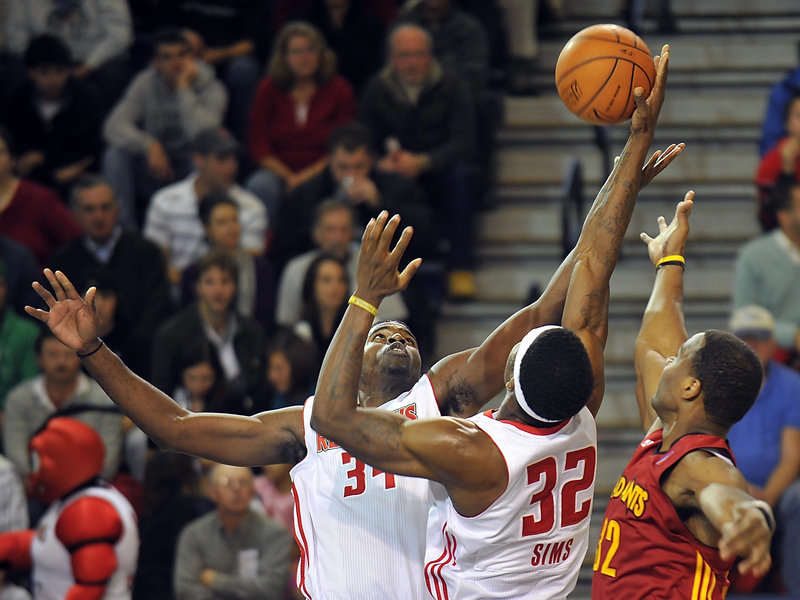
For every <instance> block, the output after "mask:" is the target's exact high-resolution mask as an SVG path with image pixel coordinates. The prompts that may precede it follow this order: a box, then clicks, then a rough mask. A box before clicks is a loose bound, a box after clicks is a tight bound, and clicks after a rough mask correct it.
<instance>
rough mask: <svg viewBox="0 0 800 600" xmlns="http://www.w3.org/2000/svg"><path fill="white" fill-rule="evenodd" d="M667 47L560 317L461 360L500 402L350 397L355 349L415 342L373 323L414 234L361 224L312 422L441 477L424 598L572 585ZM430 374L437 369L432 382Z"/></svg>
mask: <svg viewBox="0 0 800 600" xmlns="http://www.w3.org/2000/svg"><path fill="white" fill-rule="evenodd" d="M668 56H669V54H668V48H667V47H664V51H663V53H662V56H661V57H656V59H655V65H656V72H657V76H656V82H655V85H654V86H653V90H652V92H651V96H650V97H649V98H648V99H647V100H645V98H644V96H643V94H642V90H641V89H638V90H637V92H636V93H635V101H636V111H635V112H634V116H633V119H632V122H631V134H630V137H629V138H628V143H627V144H626V146H625V149H624V150H623V154H622V156H621V158H620V160H619V161H618V162H617V163H616V165H615V166H614V170H613V171H612V173H611V175H610V176H609V180H608V182H607V185H606V186H604V188H603V190H601V193H600V195H599V196H598V198H597V200H596V201H595V203H594V204H593V206H592V208H591V210H590V212H589V215H588V216H587V218H586V222H585V224H584V227H583V230H582V232H581V235H580V237H579V239H578V242H577V245H576V247H575V249H574V250H573V255H574V256H575V260H574V263H573V266H572V273H571V277H570V280H569V284H568V289H567V292H566V302H565V305H564V309H563V314H562V316H561V318H560V319H557V320H554V321H551V323H555V322H559V321H560V322H561V325H562V326H546V327H536V328H534V329H532V330H531V331H529V332H528V333H526V335H525V336H524V337H523V338H522V339H521V340H519V339H517V340H515V343H514V344H512V348H509V351H508V352H506V353H504V354H502V355H499V356H498V355H495V356H492V357H488V356H485V357H482V358H483V361H477V360H470V361H469V366H470V367H471V369H472V374H471V375H472V379H471V380H470V382H469V383H470V387H469V388H468V389H469V390H471V391H472V393H476V392H477V391H479V392H480V393H481V394H484V393H486V392H494V393H496V392H498V391H499V390H500V389H501V384H502V382H505V384H506V389H507V393H506V396H505V398H504V400H503V402H502V404H501V406H500V408H499V409H498V410H497V411H494V412H491V413H488V414H486V415H481V416H477V417H473V418H471V419H459V418H453V417H447V418H431V419H419V420H414V421H412V420H408V419H403V418H402V417H401V416H398V415H396V414H393V413H391V412H388V411H378V410H370V409H368V408H366V409H365V408H361V407H359V406H358V403H357V399H358V397H359V387H360V385H362V383H363V381H364V380H365V379H370V378H371V374H370V373H369V372H368V371H367V370H366V369H367V365H368V361H367V360H366V359H364V358H363V356H362V355H363V354H364V353H366V355H367V356H368V355H369V352H370V349H371V348H372V347H373V346H376V345H380V346H382V347H384V348H385V349H386V353H387V354H392V355H393V356H395V357H396V358H395V362H394V363H393V366H394V367H395V368H398V369H400V368H402V365H404V364H405V363H407V362H408V360H409V358H408V356H407V349H408V347H409V346H412V347H413V343H412V341H411V340H409V339H407V338H405V337H404V336H403V335H402V331H398V332H396V333H394V334H392V335H391V336H389V337H386V335H385V331H381V330H379V331H376V330H375V328H374V327H371V325H372V316H373V315H374V314H376V313H377V308H376V307H377V306H378V305H379V304H380V302H381V300H383V298H384V297H385V296H387V295H389V294H392V293H395V292H397V291H398V290H402V289H404V288H405V287H406V286H407V285H408V282H409V280H410V279H411V277H413V275H414V273H415V272H416V270H417V269H418V268H419V264H420V261H419V259H415V260H412V261H411V262H410V263H409V264H408V265H407V266H406V267H405V269H403V271H402V272H400V270H399V265H400V261H401V259H402V255H403V252H404V250H405V249H406V247H407V246H408V242H409V240H410V238H411V234H412V232H411V231H409V229H408V228H407V229H406V230H405V231H404V232H403V234H402V235H401V237H400V240H399V242H398V243H397V244H396V245H395V247H394V248H392V245H391V242H392V239H393V236H394V235H395V233H396V231H397V228H398V225H399V218H398V217H397V216H394V217H392V218H391V219H390V218H389V216H388V214H386V213H385V212H384V213H381V215H379V216H378V218H377V219H373V220H371V221H370V222H369V224H368V225H367V227H366V229H365V231H364V235H363V238H362V243H361V253H360V255H359V264H358V276H357V284H356V293H355V294H354V296H353V298H351V300H350V304H351V306H348V308H347V310H346V311H345V314H344V317H343V319H342V322H341V324H340V325H339V327H338V329H337V331H336V334H335V335H334V338H333V340H332V342H331V344H330V346H329V348H328V352H327V354H326V355H325V360H324V361H323V365H322V370H321V372H320V376H319V380H318V382H317V389H316V393H315V401H314V405H313V410H312V415H311V427H312V428H313V429H314V430H315V431H316V432H317V433H319V434H321V435H324V436H326V437H328V438H329V439H331V440H333V441H335V442H337V443H339V444H341V446H343V447H344V448H345V449H346V450H347V451H348V452H349V453H350V454H352V455H353V456H355V457H356V458H357V459H360V460H363V461H364V462H365V463H366V464H368V465H372V466H373V467H374V468H377V469H379V470H380V471H383V472H390V473H396V474H397V475H398V476H401V475H405V476H412V477H421V478H425V479H428V480H431V481H433V482H438V483H440V484H442V485H443V486H444V488H445V490H446V495H445V496H444V497H439V496H438V495H437V498H436V502H435V505H434V506H433V508H432V510H431V512H430V518H429V524H428V531H429V537H428V542H427V552H428V556H427V564H426V567H425V575H426V584H427V589H428V591H429V593H430V595H431V596H432V597H434V598H437V599H446V598H458V599H459V600H471V599H474V600H480V599H485V598H529V597H530V596H531V593H532V590H536V597H537V598H542V599H547V598H564V597H565V596H566V595H567V594H568V593H569V592H570V591H571V590H572V588H573V587H574V585H575V581H576V580H577V575H578V570H579V568H580V564H581V562H582V560H583V556H584V555H585V553H586V547H587V541H588V533H589V518H590V513H591V501H592V493H593V491H594V475H595V462H596V431H595V426H594V419H593V415H595V414H596V413H597V410H598V409H599V406H600V402H601V401H602V397H603V391H604V388H605V385H604V370H603V348H604V347H605V343H606V338H607V335H608V298H609V281H610V279H611V274H612V272H613V270H614V266H615V264H616V261H617V258H618V256H619V250H620V247H621V245H622V240H623V237H624V235H625V231H626V229H627V226H628V224H629V222H630V218H631V214H632V212H633V206H634V204H635V200H636V197H637V194H638V192H639V189H640V188H641V185H642V177H641V169H642V166H643V164H644V162H645V158H646V154H647V151H648V148H649V147H650V144H651V142H652V139H653V133H654V129H655V124H656V120H657V118H658V113H659V111H660V108H661V104H662V102H663V97H664V85H665V83H666V81H665V79H666V69H667V62H668ZM567 263H568V264H569V260H567ZM556 278H557V276H556ZM551 283H552V282H551ZM520 325H521V323H520ZM531 325H532V326H536V325H540V324H538V323H534V324H531ZM527 329H531V327H530V326H529V327H528V328H527ZM494 335H496V333H495V334H494ZM491 339H492V337H490V338H489V340H491ZM516 341H519V343H516ZM365 349H366V350H365ZM495 349H496V350H499V345H495ZM506 359H507V360H506ZM489 360H491V363H492V364H493V365H497V364H498V363H505V364H504V366H505V369H504V373H503V374H502V379H501V380H500V381H499V382H498V380H497V379H495V378H492V379H490V380H488V381H486V382H485V386H484V387H483V388H482V387H481V385H480V383H478V382H476V381H475V379H474V378H475V377H485V376H496V375H498V374H497V373H492V372H491V371H489V370H488V369H487V368H486V365H487V362H488V361H489ZM440 376H441V374H440V372H438V371H437V369H436V366H434V368H433V369H432V370H431V374H430V378H431V381H432V383H433V387H434V389H437V385H438V382H439V378H440ZM493 386H496V387H493ZM453 389H458V384H456V385H455V386H452V387H451V391H452V390H453ZM437 397H438V394H437ZM480 397H481V398H485V399H487V400H488V399H489V397H491V396H489V397H486V396H484V395H481V396H480ZM587 407H588V408H587Z"/></svg>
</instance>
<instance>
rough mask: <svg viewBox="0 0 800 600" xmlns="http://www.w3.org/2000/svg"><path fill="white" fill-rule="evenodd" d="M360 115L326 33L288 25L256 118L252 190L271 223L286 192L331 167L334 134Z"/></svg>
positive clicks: (261, 92)
mask: <svg viewBox="0 0 800 600" xmlns="http://www.w3.org/2000/svg"><path fill="white" fill-rule="evenodd" d="M355 115H356V100H355V96H354V94H353V88H352V87H351V86H350V84H349V83H347V81H346V80H345V79H344V78H343V77H341V76H339V75H337V74H336V58H335V57H334V55H333V52H331V50H330V49H329V48H328V47H327V46H326V45H325V40H324V39H323V37H322V35H321V34H320V33H319V31H317V30H316V29H315V28H314V27H312V26H311V25H308V24H306V23H300V22H292V23H289V24H287V25H286V26H285V27H284V28H283V29H282V30H281V32H280V34H279V35H278V38H277V40H275V48H274V50H273V52H272V57H271V58H270V62H269V71H268V77H267V78H266V79H264V80H263V81H262V82H261V83H260V84H259V85H258V89H257V90H256V97H255V100H254V101H253V111H252V114H251V117H250V131H249V148H250V156H251V158H252V160H253V163H254V164H255V165H256V166H257V167H259V169H258V171H256V172H255V173H254V174H253V175H252V176H251V177H250V178H249V179H248V181H247V188H248V189H249V190H251V191H252V192H253V193H254V194H256V196H258V197H259V198H261V200H262V201H263V202H264V205H265V206H266V207H267V211H268V213H269V217H270V219H271V222H273V223H274V222H275V218H276V217H277V214H278V207H279V205H280V202H281V198H282V197H283V194H284V193H285V192H291V191H292V190H293V189H294V188H296V187H297V186H298V185H300V184H301V183H304V182H305V181H308V180H309V179H311V178H312V177H314V176H315V175H317V174H319V173H320V172H321V171H322V170H323V169H324V168H325V166H326V165H327V164H328V153H327V143H328V136H329V135H330V134H331V132H332V131H333V130H334V129H335V128H336V127H338V126H339V125H342V124H343V123H347V122H348V121H352V120H353V119H354V118H355Z"/></svg>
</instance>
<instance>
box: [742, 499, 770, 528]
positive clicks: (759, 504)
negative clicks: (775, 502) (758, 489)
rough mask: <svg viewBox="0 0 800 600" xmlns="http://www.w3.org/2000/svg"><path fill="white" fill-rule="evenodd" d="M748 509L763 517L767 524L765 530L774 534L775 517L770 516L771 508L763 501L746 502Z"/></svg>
mask: <svg viewBox="0 0 800 600" xmlns="http://www.w3.org/2000/svg"><path fill="white" fill-rule="evenodd" d="M747 506H748V507H749V508H755V509H756V510H758V511H759V512H760V513H761V515H762V516H763V517H764V521H766V523H767V529H769V530H770V531H771V532H772V533H775V515H773V514H772V507H771V506H770V505H769V504H767V502H766V501H764V500H750V501H749V502H747Z"/></svg>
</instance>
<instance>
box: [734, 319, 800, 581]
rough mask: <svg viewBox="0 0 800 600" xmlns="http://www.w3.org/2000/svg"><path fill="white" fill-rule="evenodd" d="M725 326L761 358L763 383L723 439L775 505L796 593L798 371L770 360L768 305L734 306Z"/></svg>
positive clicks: (786, 577)
mask: <svg viewBox="0 0 800 600" xmlns="http://www.w3.org/2000/svg"><path fill="white" fill-rule="evenodd" d="M730 328H731V331H732V332H733V333H734V334H735V335H737V336H738V337H740V338H742V339H743V340H744V341H745V342H747V344H748V345H749V346H750V347H751V348H753V350H754V351H755V353H756V354H757V355H758V356H759V358H760V359H761V362H762V364H763V365H764V385H763V387H762V388H761V392H760V393H759V395H758V398H756V401H755V404H754V405H753V407H752V408H751V409H750V411H749V412H748V413H747V414H746V415H745V416H744V418H743V419H742V420H741V421H739V422H738V423H736V424H735V425H734V426H733V427H731V430H730V433H729V434H728V441H729V442H730V445H731V448H732V449H733V453H734V456H735V457H736V462H737V466H738V467H739V469H740V470H741V471H742V474H743V475H744V476H745V478H746V479H747V482H748V485H749V487H750V493H751V494H752V495H753V496H754V497H756V498H759V499H761V500H765V501H766V502H768V503H769V504H770V505H771V506H773V507H774V508H775V509H776V516H777V521H778V534H777V537H776V539H777V540H778V544H779V546H778V549H779V554H780V556H781V557H782V560H781V564H782V577H783V582H784V585H785V586H786V587H787V588H788V590H789V592H790V593H791V595H792V596H793V597H800V568H799V567H800V480H798V478H797V476H798V473H800V374H798V373H797V372H796V371H794V370H792V369H790V368H788V367H785V366H783V365H781V364H779V363H776V362H775V361H773V360H772V358H771V357H772V354H773V353H774V352H775V348H776V342H775V322H774V320H773V318H772V314H771V313H770V312H769V311H768V310H767V309H765V308H762V307H761V306H756V305H752V304H751V305H748V306H743V307H741V308H739V309H737V310H736V311H735V312H734V313H733V316H732V318H731V323H730Z"/></svg>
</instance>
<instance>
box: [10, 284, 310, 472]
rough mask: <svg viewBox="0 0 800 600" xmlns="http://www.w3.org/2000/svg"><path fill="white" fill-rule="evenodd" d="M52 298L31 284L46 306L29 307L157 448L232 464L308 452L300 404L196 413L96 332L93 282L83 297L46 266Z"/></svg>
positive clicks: (289, 459)
mask: <svg viewBox="0 0 800 600" xmlns="http://www.w3.org/2000/svg"><path fill="white" fill-rule="evenodd" d="M44 274H45V277H46V278H47V281H48V282H49V283H50V286H51V287H52V288H53V292H54V293H55V296H53V294H51V293H50V292H49V291H47V290H46V289H45V288H44V287H43V286H42V285H40V284H39V283H34V284H33V287H34V289H35V290H36V291H37V292H38V294H39V295H40V296H41V297H42V299H43V300H44V301H45V303H46V304H47V306H48V310H46V311H45V310H39V309H35V308H32V307H30V306H26V307H25V311H26V312H27V313H28V314H29V315H31V316H32V317H35V318H37V319H39V320H40V321H42V322H43V323H45V324H46V325H47V326H48V327H49V328H50V330H51V331H52V332H53V333H54V334H55V335H56V337H58V339H59V340H61V341H62V342H63V343H64V344H66V345H67V346H69V347H70V348H72V349H73V350H75V351H76V352H77V353H78V355H79V356H80V357H81V358H82V360H83V364H84V366H85V367H86V369H87V370H88V371H89V373H90V374H91V375H92V377H94V378H95V379H96V380H97V382H98V383H99V384H100V386H101V387H102V388H103V389H104V390H105V392H106V393H107V394H108V395H109V397H110V398H111V399H112V400H113V401H114V402H115V403H116V404H117V405H118V406H119V407H120V408H121V409H122V411H123V412H124V413H125V414H126V415H127V416H128V417H130V419H131V420H132V421H133V422H134V423H136V425H137V426H138V427H139V428H140V429H141V430H142V431H144V432H145V433H146V434H147V435H148V436H150V437H151V438H152V439H153V440H154V441H155V442H156V443H157V444H158V445H159V446H162V447H166V448H169V449H172V450H176V451H178V452H185V453H187V454H193V455H195V456H201V457H203V458H208V459H210V460H213V461H215V462H221V463H225V464H230V465H242V466H259V465H264V464H272V463H296V462H298V461H299V460H301V459H302V458H303V456H305V445H304V441H303V422H302V408H300V407H292V408H286V409H282V410H278V411H270V412H265V413H261V414H259V415H256V416H254V417H242V416H238V415H227V414H225V415H223V414H215V413H192V412H190V411H188V410H186V409H184V408H181V407H180V406H179V405H178V404H176V403H175V402H174V401H173V400H172V399H171V398H170V397H169V396H167V395H166V394H164V393H162V392H161V391H159V390H158V389H156V388H155V387H153V386H152V385H150V384H149V383H147V382H146V381H145V380H143V379H142V378H140V377H138V376H137V375H135V374H134V373H133V372H131V371H130V370H129V369H128V368H127V367H126V366H125V364H124V363H123V362H122V361H121V360H120V359H119V357H117V355H116V354H114V353H113V352H111V350H109V349H108V348H107V347H106V346H105V344H103V343H102V342H101V341H100V338H99V337H98V335H97V315H96V313H95V310H94V296H95V292H96V290H95V288H90V289H89V291H88V292H86V296H85V297H84V298H81V297H80V296H79V295H78V293H77V291H76V290H75V287H74V286H73V285H72V283H70V281H69V279H67V276H66V275H64V274H63V273H61V272H60V271H56V272H55V273H53V272H52V271H50V270H49V269H45V271H44Z"/></svg>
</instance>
